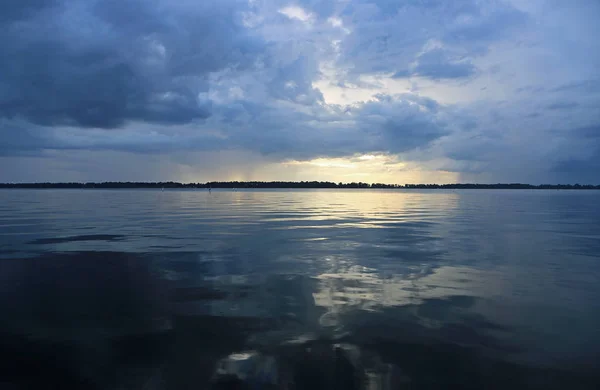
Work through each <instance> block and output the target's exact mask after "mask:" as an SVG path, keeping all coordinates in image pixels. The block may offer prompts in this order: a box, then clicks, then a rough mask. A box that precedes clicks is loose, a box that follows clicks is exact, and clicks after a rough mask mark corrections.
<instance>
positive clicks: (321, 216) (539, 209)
mask: <svg viewBox="0 0 600 390" xmlns="http://www.w3.org/2000/svg"><path fill="white" fill-rule="evenodd" d="M599 204H600V191H542V190H536V191H527V190H525V191H518V190H514V191H513V190H511V191H505V190H495V191H494V190H491V191H487V190H476V191H433V192H427V191H421V192H417V191H400V190H389V191H386V190H379V191H377V190H315V191H310V190H304V191H285V190H282V191H238V192H233V191H213V192H212V193H211V194H209V193H208V192H206V191H205V190H196V191H194V190H191V191H164V192H162V191H154V190H131V191H130V190H116V191H110V190H3V191H0V356H2V362H0V363H1V364H0V389H5V388H6V389H28V388H43V389H53V388H56V389H65V388H82V389H203V388H210V386H211V385H210V383H213V385H214V382H215V381H218V380H219V378H221V379H222V382H224V381H225V379H227V381H229V382H228V383H227V384H223V383H221V384H220V386H222V387H221V388H257V389H258V388H261V389H262V388H265V389H266V388H276V387H274V386H275V383H277V384H278V386H280V387H279V388H289V389H305V388H306V389H311V390H316V389H351V388H356V389H358V388H364V389H392V388H400V389H447V388H472V389H478V388H486V389H504V388H539V389H546V388H560V389H564V388H569V389H579V388H582V389H584V388H585V389H587V388H589V389H593V388H598V386H599V385H600V381H599V374H597V372H600V371H598V368H600V367H599V366H600V364H599V362H600V360H599V359H600V284H599V281H600V207H599V206H598V205H599ZM251 351H253V352H251ZM228 356H229V358H228V359H229V360H224V361H223V360H222V361H221V363H219V364H220V365H221V366H222V367H221V368H222V369H221V370H218V369H217V365H218V362H219V359H224V358H227V357H228ZM249 367H250V368H249ZM251 371H252V372H253V373H249V372H251ZM219 372H220V373H221V374H223V373H225V372H228V373H230V374H232V373H237V375H238V376H241V377H243V376H246V381H245V383H242V384H240V383H237V384H236V383H234V378H233V376H232V375H230V376H229V377H227V378H225V376H221V377H219V376H217V375H216V374H215V373H219ZM257 372H258V373H257ZM224 378H225V379H224ZM269 384H270V385H269ZM215 386H216V385H215ZM227 386H229V387H227ZM236 386H237V387H236ZM243 386H246V387H243ZM269 386H271V387H269Z"/></svg>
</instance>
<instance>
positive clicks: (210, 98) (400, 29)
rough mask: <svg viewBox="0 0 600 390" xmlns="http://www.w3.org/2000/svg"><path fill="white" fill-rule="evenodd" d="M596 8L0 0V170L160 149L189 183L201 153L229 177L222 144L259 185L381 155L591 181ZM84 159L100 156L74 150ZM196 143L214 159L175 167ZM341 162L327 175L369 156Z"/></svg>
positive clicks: (539, 178)
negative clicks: (218, 160)
mask: <svg viewBox="0 0 600 390" xmlns="http://www.w3.org/2000/svg"><path fill="white" fill-rule="evenodd" d="M597 10H598V5H597V4H596V2H593V1H591V2H582V3H581V7H575V6H572V5H568V4H566V3H564V2H546V1H535V2H518V1H512V0H461V1H451V2H449V1H443V0H408V1H402V2H398V1H391V0H352V1H347V0H325V1H316V0H298V1H293V2H290V1H287V0H267V1H246V0H223V1H217V0H207V1H193V0H183V1H177V2H171V1H166V0H121V1H117V0H81V1H77V2H72V1H67V0H24V1H20V2H16V1H8V2H6V1H5V2H2V4H0V58H2V60H1V61H0V156H2V159H3V164H4V167H3V168H4V169H3V172H0V181H1V180H3V179H2V178H3V177H11V178H14V177H16V176H18V175H21V176H22V177H23V178H24V179H23V180H27V179H26V178H27V177H34V176H35V177H39V176H40V175H42V176H43V174H41V173H33V171H32V170H33V169H34V167H35V169H41V170H42V172H44V171H47V172H49V171H50V170H52V172H54V173H53V174H54V176H52V175H50V174H49V175H48V176H52V177H58V176H59V175H58V173H56V172H58V171H61V172H64V173H65V175H67V176H69V175H73V176H72V177H85V176H86V171H89V176H90V177H92V176H94V173H93V171H94V170H95V168H94V166H95V165H97V164H101V161H102V159H106V164H105V167H106V169H103V170H102V174H100V168H98V169H97V170H96V171H95V172H96V173H98V175H96V176H94V177H102V178H106V179H109V176H110V173H111V170H113V171H114V170H115V169H116V168H115V167H116V166H118V165H119V161H123V162H124V163H126V162H127V161H130V162H133V161H135V166H136V168H135V170H132V171H131V172H132V174H133V173H134V172H137V173H139V176H140V177H150V176H152V175H150V174H148V175H143V174H141V173H140V172H141V171H142V170H143V169H144V161H148V162H151V161H154V163H156V161H158V160H160V161H161V163H164V164H166V165H169V163H168V161H173V160H176V161H177V163H173V164H170V165H169V166H170V167H171V168H170V169H168V170H164V171H161V174H164V175H170V174H172V175H180V174H179V173H178V172H180V170H183V171H185V172H187V173H186V175H184V176H185V178H192V177H194V175H193V172H194V164H199V165H202V166H203V167H204V169H205V170H206V169H209V170H211V171H212V172H215V174H217V173H219V174H223V172H225V171H226V170H219V169H218V168H217V167H216V166H212V165H210V163H209V162H210V161H213V160H214V159H215V158H214V156H215V154H218V153H225V154H227V155H228V156H229V158H231V159H232V160H235V161H238V160H239V161H244V159H246V160H247V164H244V163H239V164H236V165H235V166H234V165H232V166H231V169H235V170H239V171H240V172H241V171H242V170H243V171H244V172H246V173H245V176H244V177H250V176H252V177H261V179H266V176H260V173H259V171H260V170H261V169H263V170H264V172H271V174H272V175H276V176H277V175H280V174H282V173H281V172H292V171H294V172H296V173H298V172H300V171H299V170H302V175H309V173H310V172H311V171H310V169H313V171H312V172H314V173H315V174H317V173H318V172H320V171H318V170H319V169H320V170H321V171H322V170H323V169H325V168H327V167H323V166H317V165H315V164H311V163H310V162H314V161H353V160H352V159H354V158H356V156H363V155H375V156H380V155H384V156H388V157H389V159H390V161H398V162H399V163H401V164H403V165H402V166H403V168H402V171H401V172H406V170H413V171H415V172H425V171H427V172H434V173H435V172H437V173H438V174H439V176H438V177H439V178H440V180H445V179H444V178H446V179H448V177H452V180H453V179H455V178H456V177H457V176H458V178H462V179H464V180H490V181H500V180H506V181H533V182H543V181H546V182H551V181H563V182H565V181H569V182H570V181H575V180H579V181H581V182H583V181H584V180H592V181H593V180H594V175H593V169H595V168H597V165H596V164H597V161H598V157H597V156H598V148H599V145H598V137H597V136H596V134H598V133H599V131H598V128H597V126H598V123H600V114H599V113H598V110H597V107H598V106H600V88H599V83H598V74H597V69H598V68H599V67H600V55H598V54H597V53H600V47H599V46H598V45H599V43H598V41H597V39H596V38H595V37H596V36H597V35H598V34H597V32H598V30H597V29H598V27H597V26H598V25H597V23H596V20H595V19H594V17H593V15H597V12H596V11H597ZM86 153H87V154H88V155H89V156H90V157H89V161H92V160H93V163H91V162H90V163H85V164H84V163H82V162H81V161H83V160H85V158H86V157H85V156H86ZM70 154H73V155H75V154H76V155H77V156H78V158H79V160H80V162H76V161H74V160H71V159H69V158H68V155H70ZM196 154H197V155H198V156H209V155H210V156H213V157H211V158H208V157H206V158H204V157H202V158H201V157H198V158H191V157H189V158H187V157H186V159H187V160H188V161H187V162H185V163H184V162H180V161H179V160H181V159H182V158H183V157H181V156H194V155H196ZM36 156H37V157H36ZM248 156H252V158H250V157H248ZM38 157H39V158H38ZM109 159H110V161H108V160H109ZM157 159H158V160H157ZM42 160H43V161H45V163H40V162H39V161H42ZM79 160H78V161H79ZM113 160H115V161H113ZM289 161H297V162H298V163H297V164H296V165H293V164H292V165H289V164H288V165H285V164H286V162H289ZM25 162H27V163H25ZM21 163H23V164H24V165H22V166H21V167H22V168H19V166H20V165H19V164H21ZM154 163H152V164H154ZM69 164H73V165H78V166H79V167H80V168H76V167H74V166H73V167H72V166H70V165H69ZM152 164H150V163H149V164H148V169H153V168H151V166H155V165H156V164H158V163H156V164H155V165H152ZM278 164H279V165H278ZM352 164H354V166H353V168H348V167H346V168H347V169H353V170H352V171H348V172H347V173H344V172H342V171H341V170H343V169H346V168H344V167H336V168H335V169H336V174H339V175H351V176H348V177H353V178H357V177H361V175H366V174H367V173H368V172H372V171H374V170H376V168H375V167H371V168H369V169H371V171H369V170H365V171H362V172H359V171H357V170H359V169H366V168H365V167H366V165H365V164H362V165H361V164H357V163H355V162H352ZM184 165H185V167H186V168H182V166H184ZM199 165H198V168H197V169H200V168H199ZM283 166H285V167H286V168H285V169H287V171H286V170H284V171H279V170H278V169H279V168H277V167H280V168H281V167H283ZM7 167H8V168H7ZM207 167H208V168H207ZM360 167H362V168H360ZM17 169H19V171H18V175H17V173H15V172H17V171H16V170H17ZM281 169H283V168H281ZM327 169H330V168H327ZM12 170H14V172H12ZM7 171H11V173H10V175H9V174H8V173H6V172H7ZM248 172H252V175H250V174H249V173H248ZM275 172H278V173H275ZM394 172H396V171H394ZM398 172H400V170H398V171H397V172H396V173H398ZM205 174H206V175H205V176H203V177H211V178H213V179H218V177H214V176H210V174H208V173H206V172H205ZM290 174H291V173H290ZM318 174H319V175H320V176H319V177H324V176H323V174H322V173H318ZM403 174H404V173H403ZM448 174H450V176H447V175H448ZM114 175H115V177H116V176H118V174H117V172H114ZM249 175H250V176H249ZM389 175H390V176H389V177H392V176H391V175H392V173H389ZM432 175H434V174H433V173H432ZM444 175H446V176H444ZM184 176H177V177H184ZM233 176H235V175H234V174H233V173H232V175H231V177H233ZM69 177H71V176H69ZM273 177H275V176H273ZM277 177H278V178H280V179H284V177H280V176H277ZM302 177H303V178H306V179H309V177H308V176H302ZM427 177H428V178H432V177H435V175H434V176H427ZM133 179H134V178H133ZM390 180H391V179H390ZM448 180H450V179H448Z"/></svg>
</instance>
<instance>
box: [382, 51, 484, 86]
mask: <svg viewBox="0 0 600 390" xmlns="http://www.w3.org/2000/svg"><path fill="white" fill-rule="evenodd" d="M475 72H476V68H475V66H474V65H473V63H472V62H471V61H469V60H466V61H465V60H461V59H460V58H456V59H454V58H451V55H450V54H449V53H448V52H447V51H446V50H443V49H439V48H438V49H433V50H430V51H427V52H425V53H422V54H420V55H419V56H418V57H417V59H416V61H415V62H414V63H413V64H411V66H410V69H408V70H403V71H398V72H396V73H395V74H394V76H392V77H395V78H401V77H410V76H420V77H427V78H430V79H433V80H439V79H457V78H464V77H469V76H472V75H474V74H475Z"/></svg>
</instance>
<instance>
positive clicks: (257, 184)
mask: <svg viewBox="0 0 600 390" xmlns="http://www.w3.org/2000/svg"><path fill="white" fill-rule="evenodd" d="M0 188H82V189H86V188H403V189H532V190H533V189H552V190H600V185H596V186H594V185H581V184H542V185H531V184H521V183H511V184H500V183H499V184H405V185H400V184H383V183H373V184H370V183H363V182H352V183H341V182H340V183H334V182H330V181H268V182H267V181H211V182H207V183H177V182H173V181H167V182H130V181H128V182H102V183H0Z"/></svg>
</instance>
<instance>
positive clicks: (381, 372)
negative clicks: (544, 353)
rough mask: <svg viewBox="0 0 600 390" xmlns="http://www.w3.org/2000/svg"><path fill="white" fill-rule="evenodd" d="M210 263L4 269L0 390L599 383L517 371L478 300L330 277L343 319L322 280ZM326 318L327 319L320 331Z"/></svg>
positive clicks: (84, 258) (95, 261)
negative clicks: (235, 270) (374, 291)
mask: <svg viewBox="0 0 600 390" xmlns="http://www.w3.org/2000/svg"><path fill="white" fill-rule="evenodd" d="M216 266H217V265H216V262H215V261H212V260H210V259H199V257H198V256H197V255H194V254H188V255H181V256H179V257H178V258H176V259H174V258H169V259H165V258H163V257H160V256H158V255H137V254H127V253H121V252H79V253H64V254H58V253H57V254H46V255H43V256H40V257H36V258H27V259H10V260H1V261H0V311H1V316H0V354H1V356H2V357H3V362H2V364H1V365H0V385H1V386H0V388H8V389H11V388H14V389H30V388H32V389H33V388H35V389H37V388H44V389H66V388H81V389H202V388H222V389H230V388H231V389H237V388H240V389H245V388H248V389H250V388H253V389H254V388H260V389H268V388H274V389H284V388H286V389H311V390H317V389H367V388H368V389H396V388H398V389H449V388H456V389H480V388H486V389H505V388H534V389H535V388H539V389H548V388H557V389H558V388H560V389H563V388H570V389H585V388H589V389H592V388H596V386H597V385H598V384H599V383H598V381H597V379H598V378H597V377H596V376H594V373H592V372H586V371H581V370H580V371H575V370H566V369H560V368H556V367H554V368H549V367H541V366H533V365H527V364H522V363H521V364H518V363H516V361H515V360H514V359H512V357H513V356H514V355H518V354H519V353H520V352H521V348H522V347H521V346H520V345H516V343H514V342H513V341H512V336H513V335H512V332H513V330H512V329H510V328H509V327H506V326H501V325H498V324H495V323H493V322H492V321H490V320H488V319H486V318H485V317H484V316H482V315H480V314H476V313H474V312H473V311H472V310H470V309H471V308H472V307H474V306H475V305H477V304H478V303H479V302H478V298H474V297H471V296H466V295H453V296H452V295H451V296H447V297H445V298H444V299H440V298H423V299H419V300H414V301H413V302H412V303H411V302H398V303H397V304H390V305H387V306H368V305H365V304H364V301H362V300H360V299H358V298H357V297H360V296H363V295H365V294H367V293H368V292H369V291H368V290H369V287H368V286H369V284H368V283H366V284H365V283H364V282H360V283H359V282H356V281H353V280H347V281H346V282H345V283H346V284H345V285H344V286H340V284H343V282H341V281H339V280H335V281H334V282H335V283H337V284H335V283H334V287H335V292H336V294H337V295H336V296H337V297H338V298H340V301H339V302H340V305H342V306H340V307H341V308H342V309H340V307H338V306H335V305H334V304H329V303H323V302H325V301H324V300H326V294H325V295H323V291H322V290H323V289H324V288H325V287H327V288H331V285H330V284H328V283H329V282H330V281H328V280H325V281H324V280H323V279H319V278H312V277H308V276H300V275H270V276H268V275H256V274H252V275H250V274H248V275H243V274H238V275H228V274H222V273H219V272H216V271H215V268H214V267H216ZM361 283H362V284H361ZM365 286H367V287H365ZM342 287H344V288H345V290H344V289H342ZM361 289H362V290H361ZM363 290H364V291H363ZM356 291H358V292H359V293H360V294H359V295H356V296H355V295H352V294H353V293H354V292H356ZM334 295H335V294H334ZM356 299H358V300H356ZM375 299H379V298H375ZM336 302H337V301H336ZM349 302H351V303H356V305H354V306H352V305H350V306H348V303H349ZM344 308H346V309H344ZM328 316H329V317H328ZM331 316H333V317H334V319H335V321H326V322H324V321H323V318H326V317H328V318H331Z"/></svg>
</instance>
